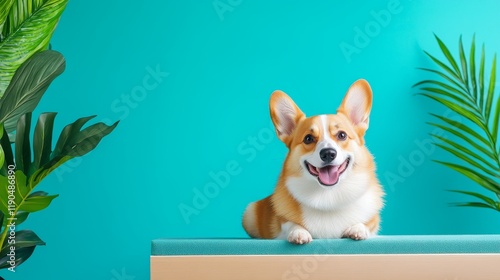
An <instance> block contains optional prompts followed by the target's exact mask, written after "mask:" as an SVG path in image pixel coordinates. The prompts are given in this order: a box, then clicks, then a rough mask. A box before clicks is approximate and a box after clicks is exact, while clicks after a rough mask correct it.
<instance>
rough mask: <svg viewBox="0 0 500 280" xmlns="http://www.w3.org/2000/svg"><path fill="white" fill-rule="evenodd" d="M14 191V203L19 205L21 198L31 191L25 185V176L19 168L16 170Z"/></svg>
mask: <svg viewBox="0 0 500 280" xmlns="http://www.w3.org/2000/svg"><path fill="white" fill-rule="evenodd" d="M15 181H16V190H15V191H16V192H15V196H16V197H15V201H16V205H17V206H19V205H21V204H22V202H23V200H24V199H25V198H26V197H28V195H29V194H30V192H31V189H30V188H29V186H28V185H27V177H26V175H25V174H24V173H23V172H22V171H21V170H16V176H15Z"/></svg>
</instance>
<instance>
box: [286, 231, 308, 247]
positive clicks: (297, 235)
mask: <svg viewBox="0 0 500 280" xmlns="http://www.w3.org/2000/svg"><path fill="white" fill-rule="evenodd" d="M311 241H312V236H311V234H310V233H309V232H308V231H307V230H305V229H294V230H293V231H292V232H290V234H289V235H288V242H290V243H293V244H307V243H309V242H311Z"/></svg>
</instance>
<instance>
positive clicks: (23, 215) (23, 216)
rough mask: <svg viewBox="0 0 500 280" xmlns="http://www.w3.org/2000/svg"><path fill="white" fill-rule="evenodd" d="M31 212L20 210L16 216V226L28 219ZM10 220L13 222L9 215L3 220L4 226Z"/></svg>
mask: <svg viewBox="0 0 500 280" xmlns="http://www.w3.org/2000/svg"><path fill="white" fill-rule="evenodd" d="M29 214H30V213H29V212H24V211H18V212H17V214H16V216H15V218H16V219H15V220H14V222H15V224H16V226H18V225H20V224H22V223H24V222H25V221H26V219H27V218H28V216H29ZM10 222H11V220H10V219H9V217H7V218H5V220H4V221H3V224H2V226H5V225H7V224H9V223H10Z"/></svg>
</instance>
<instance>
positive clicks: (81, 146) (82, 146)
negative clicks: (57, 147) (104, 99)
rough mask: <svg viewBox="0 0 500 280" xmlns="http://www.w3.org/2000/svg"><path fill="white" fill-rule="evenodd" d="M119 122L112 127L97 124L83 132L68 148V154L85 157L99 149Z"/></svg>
mask: <svg viewBox="0 0 500 280" xmlns="http://www.w3.org/2000/svg"><path fill="white" fill-rule="evenodd" d="M117 125H118V122H115V123H114V124H112V125H111V126H108V125H105V124H104V123H96V124H94V125H91V126H89V127H87V128H86V129H84V130H82V131H81V132H80V133H79V134H77V135H76V136H75V137H74V142H73V143H72V146H71V147H68V148H69V149H67V151H68V152H67V154H68V155H69V156H72V157H77V156H83V155H85V154H86V153H88V152H90V151H92V150H93V149H95V147H97V145H98V144H99V142H100V141H101V139H102V138H103V137H104V136H106V135H108V134H110V133H111V132H112V131H113V130H114V129H115V127H116V126H117Z"/></svg>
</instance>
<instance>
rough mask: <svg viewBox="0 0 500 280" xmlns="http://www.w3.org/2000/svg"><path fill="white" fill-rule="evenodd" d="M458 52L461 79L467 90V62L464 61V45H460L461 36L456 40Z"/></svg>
mask: <svg viewBox="0 0 500 280" xmlns="http://www.w3.org/2000/svg"><path fill="white" fill-rule="evenodd" d="M458 51H459V56H460V64H461V65H462V77H463V81H464V84H465V86H466V87H467V88H469V77H468V75H467V73H468V72H467V60H466V59H465V52H464V45H463V44H462V35H460V39H459V40H458Z"/></svg>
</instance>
